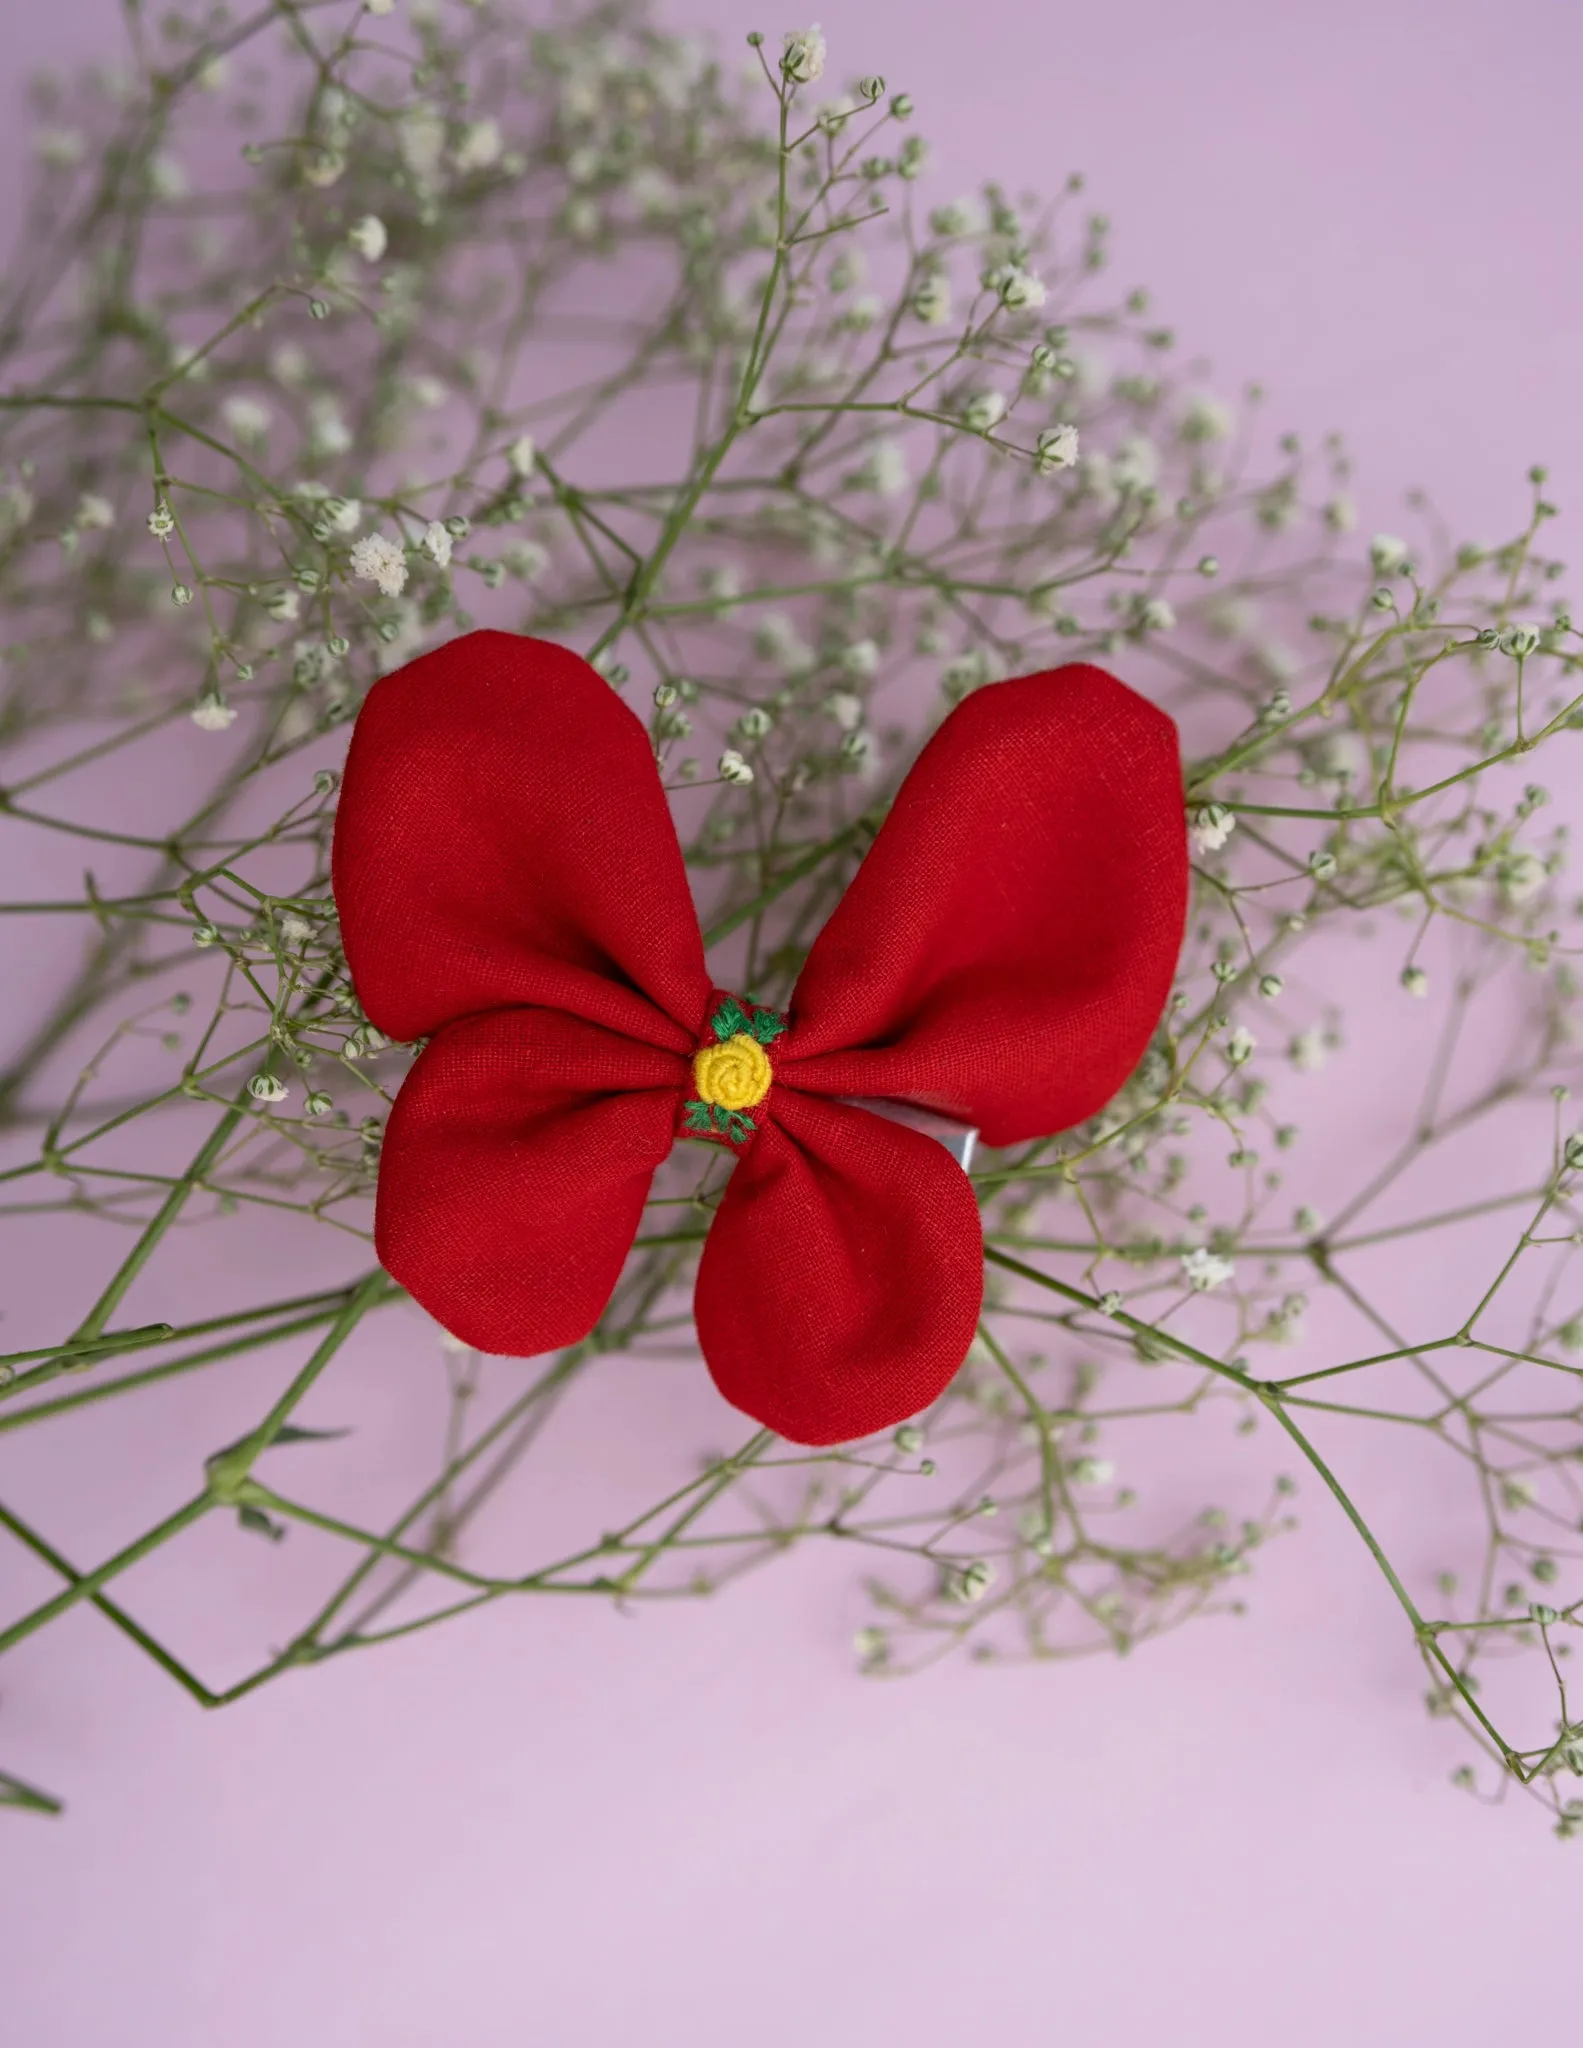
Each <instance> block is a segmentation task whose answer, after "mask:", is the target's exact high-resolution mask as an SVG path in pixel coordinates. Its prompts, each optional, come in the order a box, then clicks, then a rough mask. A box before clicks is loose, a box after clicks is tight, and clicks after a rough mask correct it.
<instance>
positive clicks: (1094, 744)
mask: <svg viewBox="0 0 1583 2048" xmlns="http://www.w3.org/2000/svg"><path fill="white" fill-rule="evenodd" d="M333 883H334V890H335V897H336V902H337V905H338V907H339V910H340V916H341V929H342V936H343V940H344V944H345V948H346V957H347V963H348V966H349V968H350V970H351V974H352V978H353V981H354V983H355V986H356V988H357V992H358V995H359V998H360V1000H361V1002H362V1005H363V1009H364V1011H365V1013H366V1014H367V1016H368V1018H369V1020H370V1021H371V1022H372V1023H373V1024H375V1025H376V1026H377V1027H378V1028H379V1029H380V1030H381V1031H383V1032H385V1033H387V1034H388V1035H389V1036H390V1037H391V1038H394V1039H398V1040H402V1041H410V1040H412V1039H416V1038H427V1039H428V1040H429V1043H428V1044H427V1045H426V1047H425V1048H424V1050H423V1051H422V1053H421V1054H420V1055H419V1057H418V1059H417V1061H416V1063H415V1065H414V1067H413V1070H412V1072H411V1074H410V1076H409V1077H408V1079H407V1081H406V1083H405V1085H404V1086H403V1088H402V1089H401V1091H400V1093H399V1095H398V1096H397V1099H396V1102H395V1106H394V1108H393V1110H392V1112H391V1115H390V1119H389V1124H388V1127H387V1131H386V1137H385V1146H384V1153H383V1160H382V1164H381V1168H380V1176H379V1187H378V1195H377V1200H376V1205H375V1242H376V1247H377V1250H378V1253H379V1257H380V1259H381V1261H382V1262H383V1264H384V1265H385V1266H386V1268H387V1269H388V1270H389V1271H390V1273H391V1274H392V1275H393V1276H394V1277H395V1278H396V1279H397V1280H398V1281H400V1282H401V1284H402V1285H403V1286H404V1287H406V1288H407V1289H408V1291H409V1292H410V1293H411V1294H412V1295H413V1297H414V1299H416V1300H417V1301H419V1302H420V1303H422V1305H423V1306H424V1307H425V1308H427V1309H428V1310H429V1312H430V1313H431V1314H432V1315H433V1316H435V1318H436V1319H437V1320H438V1321H439V1322H440V1323H442V1324H443V1325H444V1326H445V1328H447V1329H448V1330H450V1331H452V1332H454V1334H455V1335H457V1336H458V1337H460V1338H462V1339H463V1340H464V1341H465V1342H467V1343H469V1344H473V1345H476V1346H477V1347H478V1349H480V1350H482V1351H488V1352H499V1353H505V1354H508V1355H512V1356H518V1357H529V1356H533V1355H535V1354H537V1353H539V1352H542V1351H547V1350H551V1349H554V1348H556V1347H558V1346H561V1345H565V1344H569V1343H574V1342H576V1341H577V1340H578V1339H579V1338H581V1337H584V1336H586V1335H587V1334H588V1332H589V1331H590V1330H591V1329H592V1328H593V1326H594V1324H595V1323H596V1322H597V1321H598V1318H599V1316H600V1315H601V1313H602V1312H603V1310H604V1308H605V1305H606V1303H607V1302H608V1300H609V1298H610V1295H611V1292H612V1290H613V1289H614V1287H615V1285H616V1282H617V1280H618V1278H619V1276H620V1272H621V1268H622V1264H623V1262H624V1260H625V1258H626V1255H627V1252H628V1250H629V1249H630V1246H631V1243H632V1239H633V1236H634V1235H635V1233H636V1230H637V1227H638V1220H639V1217H640V1215H641V1213H642V1208H643V1203H644V1200H645V1197H646V1196H647V1193H648V1190H649V1186H650V1183H651V1180H652V1177H653V1174H654V1170H655V1168H656V1167H657V1166H658V1165H659V1164H660V1162H661V1161H662V1160H663V1159H664V1158H665V1156H666V1154H667V1153H668V1152H669V1150H670V1147H671V1145H672V1143H673V1142H675V1140H676V1137H677V1133H678V1129H683V1130H685V1128H686V1118H685V1109H686V1103H687V1100H688V1098H689V1097H690V1096H692V1095H693V1093H694V1090H695V1089H696V1087H697V1086H698V1078H697V1070H696V1069H695V1064H694V1061H695V1054H696V1052H697V1050H698V1048H700V1047H701V1046H704V1047H706V1046H707V1045H708V1043H709V1039H710V1019H711V1017H712V1016H714V1015H716V1014H717V1013H718V1006H719V1004H720V1002H721V1001H722V999H723V992H722V991H720V990H719V989H717V988H716V986H715V985H714V983H713V982H712V980H711V977H710V974H709V971H708V969H707V967H706V965H705V962H704V952H703V944H702V940H701V938H700V935H699V928H698V920H697V916H696V914H695V912H694V909H693V904H692V899H691V896H690V894H689V891H688V886H687V877H686V870H685V866H684V863H683V860H682V855H681V850H680V847H679V845H678V842H677V838H676V833H675V829H674V826H673V824H672V821H671V816H670V812H669V809H668V806H667V804H666V801H665V796H664V792H663V790H662V789H661V786H660V780H659V776H658V774H657V772H656V769H655V763H654V756H653V752H652V750H651V748H650V745H649V740H648V736H647V734H646V733H645V731H644V729H643V726H642V725H641V724H640V722H639V721H638V719H637V718H636V717H634V715H633V714H632V712H631V711H629V710H628V708H627V707H626V705H624V704H623V703H622V702H621V700H620V698H619V697H617V696H616V694H615V692H614V691H613V690H612V689H611V688H610V686H609V684H608V683H607V682H606V681H605V680H604V678H603V677H601V676H600V675H599V674H598V673H597V672H596V671H595V670H594V669H592V668H591V667H590V666H589V665H588V664H587V663H586V662H584V661H583V660H581V659H580V658H579V657H578V656H577V655H575V654H572V653H570V652H568V651H567V650H566V649H565V648H561V647H556V646H553V645H551V644H549V643H547V642H544V641H538V640H530V639H524V638H520V637H518V636H515V635H512V634H506V633H494V632H478V633H471V634H468V635H466V636H465V637H464V638H462V639H460V640H456V641H453V642H451V643H450V644H449V645H448V646H445V647H442V648H439V649H437V650H436V651H435V652H434V653H432V654H426V655H424V656H422V657H420V659H418V660H417V661H415V662H412V663H411V664H409V666H407V667H406V668H404V669H401V670H399V671H397V672H396V673H395V674H393V675H390V676H387V677H385V678H384V679H383V680H382V681H381V682H379V683H377V684H376V685H375V686H374V688H373V689H372V690H371V691H370V693H369V696H368V699H367V701H366V703H365V704H364V707H363V709H362V712H361V713H360V715H359V717H358V721H357V725H356V728H355V730H354V732H353V736H352V744H351V749H350V751H349V754H348V757H347V764H346V773H345V778H344V783H343V787H342V793H341V805H340V812H339V816H338V819H337V824H336V835H335V847H334V858H333ZM1186 903H1187V849H1186V834H1185V830H1184V824H1183V815H1182V778H1181V764H1180V758H1179V754H1178V749H1177V740H1176V731H1175V728H1174V726H1173V725H1172V724H1171V722H1170V720H1169V719H1168V718H1166V717H1165V715H1164V714H1163V713H1162V712H1160V711H1158V710H1157V709H1155V708H1154V707H1153V706H1152V705H1150V704H1148V703H1147V702H1146V701H1145V700H1144V699H1143V698H1141V697H1139V696H1138V695H1136V693H1135V692H1133V691H1132V690H1129V689H1128V688H1127V687H1126V686H1125V685H1124V684H1122V683H1119V682H1117V681H1116V679H1115V678H1114V677H1113V676H1109V675H1107V674H1105V673H1104V671H1103V670H1100V669H1097V668H1092V667H1087V666H1084V665H1080V664H1073V665H1071V666H1068V667H1066V668H1061V669H1053V670H1050V671H1047V672H1046V673H1044V674H1041V675H1036V676H1023V677H1020V678H1018V679H1017V680H1015V681H1012V682H1006V683H996V684H991V685H989V686H988V687H986V688H984V689H981V690H979V691H976V692H975V693H974V694H973V695H972V696H970V697H968V698H967V699H966V700H965V702H963V703H962V704H961V705H959V706H958V707H957V709H956V710H955V711H953V712H952V713H951V715H950V716H949V717H948V718H947V719H946V720H945V721H944V723H943V724H942V725H941V727H940V729H939V731H938V732H937V733H936V734H935V735H934V737H933V739H931V740H930V742H929V744H928V745H927V746H926V747H925V748H924V750H923V753H922V754H921V755H920V757H919V759H918V761H917V763H916V764H915V766H914V767H913V769H912V771H911V773H910V774H909V775H908V776H907V778H906V780H905V781H904V782H903V784H902V787H901V790H900V792H899V794H898V796H897V798H896V801H895V804H894V805H893V806H892V809H891V811H890V814H889V816H888V817H887V819H886V821H885V823H884V825H883V826H882V827H881V829H880V832H879V834H878V836H877V838H876V839H875V842H874V844H873V846H872V847H871V848H870V850H869V852H868V854H867V856H866V857H865V859H864V861H863V863H862V865H861V867H860V868H859V869H858V872H857V874H856V876H855V878H854V879H853V882H852V884H851V886H850V887H849V889H848V890H847V892H846V895H845V897H844V898H843V900H842V901H841V903H840V904H839V905H838V906H837V908H836V909H835V911H834V912H833V913H832V915H831V917H830V919H829V921H828V922H827V923H826V925H825V927H824V929H823V931H822V932H821V933H820V934H819V936H818V938H817V939H816V940H815V942H814V945H813V948H812V950H811V952H810V953H809V956H808V960H807V962H806V964H805V966H804V968H803V972H802V974H801V976H800V978H799V979H798V982H797V985H796V988H795V989H794V990H793V993H792V997H791V1001H790V1004H789V1005H788V1009H787V1018H788V1023H787V1028H786V1029H785V1031H784V1033H783V1034H781V1035H778V1036H776V1037H775V1038H774V1039H773V1040H772V1041H770V1042H769V1044H768V1045H767V1047H766V1052H767V1057H768V1060H769V1064H770V1069H771V1074H772V1078H771V1081H770V1085H769V1087H768V1092H767V1093H765V1094H764V1095H763V1097H762V1099H761V1100H758V1101H757V1102H755V1103H754V1104H753V1105H752V1107H751V1118H752V1133H751V1136H750V1137H749V1138H747V1139H746V1140H745V1141H740V1142H733V1141H730V1140H727V1141H725V1142H727V1145H728V1149H730V1150H732V1151H733V1152H734V1153H735V1154H736V1155H737V1156H736V1159H735V1164H734V1166H733V1168H732V1173H731V1178H730V1181H729V1183H728V1185H727V1187H726V1191H725V1194H724V1197H723V1199H722V1200H721V1202H720V1205H719V1208H718V1211H717V1213H716V1215H715V1217H714V1219H713V1222H712V1224H711V1227H710V1231H709V1235H708V1238H707V1240H706V1242H705V1246H704V1252H703V1257H702V1260H701V1262H700V1265H699V1270H698V1281H697V1289H696V1295H695V1302H694V1309H695V1315H696V1320H697V1325H698V1336H699V1342H700V1345H701V1347H702V1350H703V1354H704V1357H705V1360H706V1361H707V1363H708V1366H709V1370H710V1372H711V1373H712V1375H713V1377H714V1380H715V1382H716V1384H717V1386H718V1387H719V1388H720V1390H721V1392H722V1393H723V1394H724V1395H725V1396H726V1398H727V1399H728V1400H729V1401H731V1402H733V1403H734V1404H735V1405H736V1406H737V1407H738V1408H740V1409H742V1410H743V1411H744V1412H745V1413H747V1414H748V1415H751V1416H752V1417H754V1418H755V1419H756V1420H757V1421H759V1422H762V1423H764V1424H765V1425H767V1426H768V1427H769V1428H771V1429H774V1430H776V1431H778V1432H779V1433H780V1434H781V1435H783V1436H785V1437H788V1438H790V1439H791V1440H792V1441H794V1442H798V1443H806V1444H829V1443H840V1442H847V1441H850V1440H852V1439H855V1438H857V1437H861V1436H866V1435H869V1434H871V1433H872V1432H874V1431H876V1430H880V1429H885V1428H889V1427H891V1426H892V1425H894V1424H895V1423H897V1422H900V1421H903V1420H905V1419H906V1418H907V1417H908V1416H910V1415H914V1414H916V1413H918V1412H919V1411H920V1410H921V1409H923V1408H925V1407H927V1406H928V1405H929V1404H930V1402H932V1401H934V1400H935V1399H936V1398H937V1397H938V1396H939V1395H940V1394H941V1393H942V1392H943V1391H944V1389H945V1387H946V1386H947V1384H948V1383H949V1382H950V1380H951V1378H952V1377H953V1376H954V1374H955V1373H956V1372H957V1370H958V1369H959V1367H960V1366H961V1364H962V1361H963V1359H964V1357H965V1356H966V1354H967V1349H968V1346H969V1344H970V1343H971V1342H972V1337H973V1332H974V1328H975V1325H976V1322H977V1318H978V1313H979V1308H980V1304H981V1298H982V1288H983V1259H982V1240H981V1234H980V1226H979V1212H978V1204H977V1201H976V1199H975V1196H974V1193H973V1189H972V1185H971V1183H970V1182H969V1180H968V1178H967V1176H966V1175H965V1174H964V1173H963V1172H962V1171H961V1169H960V1168H959V1167H958V1166H957V1164H956V1162H955V1160H954V1159H952V1158H951V1157H950V1155H949V1154H948V1153H947V1152H946V1151H945V1149H944V1148H943V1147H942V1146H940V1145H939V1144H937V1143H936V1142H935V1141H934V1140H933V1139H932V1138H928V1137H925V1136H922V1135H921V1134H920V1133H918V1132H916V1131H914V1130H910V1129H907V1128H905V1127H904V1126H902V1125H899V1124H896V1123H894V1122H892V1121H890V1120H889V1119H886V1118H883V1117H879V1116H876V1115H874V1114H873V1113H872V1112H871V1111H869V1110H866V1109H863V1108H860V1107H856V1106H853V1105H852V1104H851V1103H849V1102H848V1101H846V1100H844V1099H843V1098H847V1097H853V1096H859V1097H866V1098H868V1099H870V1100H890V1101H897V1102H910V1103H916V1104H919V1105H921V1106H923V1107H926V1108H929V1109H933V1110H938V1111H942V1112H944V1113H945V1114H947V1115H949V1116H952V1117H955V1118H958V1119H960V1120H961V1121H963V1122H966V1123H971V1124H975V1125H977V1126H978V1128H979V1129H980V1130H981V1131H982V1133H983V1136H984V1139H985V1141H986V1142H987V1143H989V1144H991V1145H1006V1144H1013V1143H1016V1142H1019V1141H1021V1140H1023V1139H1027V1138H1034V1137H1043V1136H1047V1135H1049V1134H1051V1133H1054V1132H1057V1131H1060V1130H1064V1129H1067V1128H1069V1127H1070V1126H1071V1125H1073V1124H1076V1123H1080V1122H1081V1121H1083V1119H1085V1118H1086V1117H1089V1116H1092V1115H1093V1114H1094V1113H1095V1112H1096V1111H1097V1110H1099V1109H1100V1108H1102V1107H1103V1105H1104V1104H1105V1102H1106V1101H1108V1100H1109V1098H1110V1097H1111V1096H1112V1095H1113V1094H1114V1093H1115V1092H1116V1090H1117V1089H1118V1088H1119V1087H1120V1086H1121V1085H1122V1083H1123V1082H1124V1081H1125V1080H1126V1079H1127V1077H1128V1075H1129V1074H1130V1073H1131V1071H1132V1069H1133V1067H1134V1066H1135V1065H1136V1064H1137V1061H1138V1059H1139V1057H1140V1056H1141V1054H1142V1053H1143V1051H1144V1048H1145V1047H1146V1045H1147V1043H1148V1041H1149V1037H1150V1035H1151V1033H1152V1032H1153V1030H1154V1027H1155V1025H1156V1023H1157V1022H1158V1019H1159V1016H1160V1012H1161V1010H1162V1008H1163V1006H1164V1003H1165V999H1166V996H1167V994H1168V992H1169V989H1170V983H1171V977H1172V974H1173V972H1174V970H1175V965H1176V958H1177V953H1178V951H1179V949H1180V945H1181V939H1182V929H1183V923H1184V919H1185V915H1186ZM747 1008H748V1009H749V1010H751V1008H752V1006H751V1004H749V1005H747ZM743 1053H744V1057H749V1058H753V1059H756V1055H748V1054H747V1053H746V1050H745V1049H743ZM704 1071H705V1074H706V1078H707V1072H708V1069H705V1070H704ZM728 1092H729V1091H728Z"/></svg>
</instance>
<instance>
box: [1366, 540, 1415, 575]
mask: <svg viewBox="0 0 1583 2048" xmlns="http://www.w3.org/2000/svg"><path fill="white" fill-rule="evenodd" d="M1369 560H1370V561H1371V562H1372V563H1373V564H1374V573H1375V575H1376V576H1395V575H1397V574H1398V573H1399V571H1400V570H1401V569H1402V567H1403V566H1404V564H1405V563H1406V560H1407V543H1406V541H1404V540H1398V539H1397V538H1396V536H1395V534H1394V533H1377V534H1376V535H1375V536H1374V538H1373V540H1371V541H1370V542H1369Z"/></svg>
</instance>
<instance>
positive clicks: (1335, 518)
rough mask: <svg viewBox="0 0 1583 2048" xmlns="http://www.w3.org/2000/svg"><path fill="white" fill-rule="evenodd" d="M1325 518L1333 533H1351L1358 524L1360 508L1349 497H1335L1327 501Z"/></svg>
mask: <svg viewBox="0 0 1583 2048" xmlns="http://www.w3.org/2000/svg"><path fill="white" fill-rule="evenodd" d="M1323 516H1324V521H1325V524H1326V526H1328V527H1329V528H1330V530H1331V532H1332V533H1350V532H1351V531H1352V529H1353V527H1354V526H1356V525H1357V523H1358V508H1357V506H1356V505H1354V504H1353V502H1352V500H1351V499H1350V498H1348V497H1344V496H1343V497H1335V498H1331V499H1328V500H1327V501H1326V504H1325V507H1324V514H1323Z"/></svg>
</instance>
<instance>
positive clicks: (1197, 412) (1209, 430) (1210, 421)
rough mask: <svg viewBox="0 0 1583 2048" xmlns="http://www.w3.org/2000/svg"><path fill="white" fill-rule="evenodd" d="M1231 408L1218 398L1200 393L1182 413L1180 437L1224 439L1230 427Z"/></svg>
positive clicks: (1184, 438) (1228, 435) (1187, 438)
mask: <svg viewBox="0 0 1583 2048" xmlns="http://www.w3.org/2000/svg"><path fill="white" fill-rule="evenodd" d="M1232 424H1233V422H1232V417H1231V408H1230V407H1229V406H1228V405H1226V404H1224V403H1223V401H1222V400H1220V399H1218V398H1210V397H1208V396H1206V395H1204V394H1202V393H1200V394H1199V395H1198V396H1197V397H1195V398H1193V399H1192V400H1191V401H1190V402H1189V404H1188V408H1187V411H1186V412H1185V413H1184V414H1183V415H1182V439H1183V440H1184V441H1191V442H1204V441H1224V440H1227V439H1228V438H1229V437H1230V434H1231V429H1232Z"/></svg>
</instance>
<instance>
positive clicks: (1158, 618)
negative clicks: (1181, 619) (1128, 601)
mask: <svg viewBox="0 0 1583 2048" xmlns="http://www.w3.org/2000/svg"><path fill="white" fill-rule="evenodd" d="M1137 619H1138V624H1139V626H1140V627H1141V628H1142V630H1143V631H1144V632H1146V633H1168V632H1170V630H1171V628H1172V627H1173V626H1174V625H1175V624H1176V613H1175V611H1174V609H1173V608H1172V606H1171V604H1170V602H1169V601H1168V600H1167V599H1166V598H1163V597H1149V598H1145V599H1144V601H1143V603H1142V604H1140V605H1139V607H1138V612H1137Z"/></svg>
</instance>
